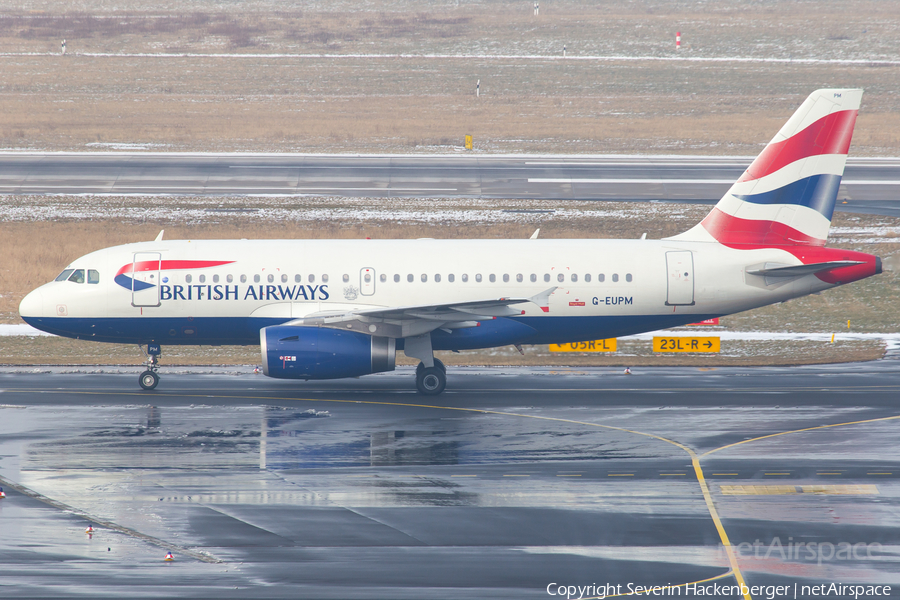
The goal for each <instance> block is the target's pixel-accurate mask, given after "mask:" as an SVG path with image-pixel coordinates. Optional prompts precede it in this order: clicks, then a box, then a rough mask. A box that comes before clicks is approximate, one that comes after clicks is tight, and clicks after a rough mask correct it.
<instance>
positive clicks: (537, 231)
mask: <svg viewBox="0 0 900 600" xmlns="http://www.w3.org/2000/svg"><path fill="white" fill-rule="evenodd" d="M540 232H541V228H540V227H538V228H537V229H535V230H534V233H532V234H531V237H530V238H528V239H529V240H536V239H537V237H538V234H539V233H540Z"/></svg>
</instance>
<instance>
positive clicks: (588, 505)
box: [0, 361, 900, 598]
mask: <svg viewBox="0 0 900 600" xmlns="http://www.w3.org/2000/svg"><path fill="white" fill-rule="evenodd" d="M686 371H690V373H686ZM510 375H515V378H514V379H511V378H510ZM222 377H224V376H222ZM398 377H400V378H402V377H403V375H400V376H398ZM110 378H112V379H113V381H112V382H110ZM131 379H132V378H131V376H130V375H123V376H120V377H118V378H116V377H115V376H110V375H104V377H102V378H97V380H96V381H97V382H102V383H100V385H95V384H94V380H92V379H91V378H90V377H87V376H83V375H64V374H52V375H48V374H42V375H21V374H15V375H3V374H0V388H2V392H0V476H2V477H3V480H4V481H3V482H2V485H4V487H5V488H6V491H7V492H8V495H9V497H8V498H7V499H6V500H3V501H2V503H0V530H2V532H3V535H2V536H0V554H2V555H3V556H5V557H8V559H7V560H5V562H4V563H2V564H0V576H2V577H3V581H4V585H6V586H7V588H8V590H9V593H10V594H12V595H13V596H16V595H32V596H34V595H37V596H40V595H52V596H54V597H65V596H79V595H84V594H85V593H87V592H88V591H90V592H91V593H107V594H115V593H117V592H121V591H122V590H125V589H128V590H129V593H136V594H149V595H169V596H173V597H208V596H209V595H210V594H212V593H214V594H215V595H216V596H218V597H262V598H269V597H271V598H281V597H310V598H319V597H321V598H447V597H454V598H457V597H478V598H510V597H516V598H527V597H535V598H536V597H546V595H547V592H546V586H547V585H549V584H550V583H553V582H556V583H559V584H573V585H574V584H586V583H587V584H590V583H594V582H595V583H601V582H607V583H609V582H612V583H621V584H623V585H624V584H626V583H629V582H631V583H634V584H637V585H667V584H685V583H688V582H697V581H701V580H706V579H714V580H715V581H720V582H722V583H731V584H733V583H735V582H736V581H737V580H738V578H741V579H742V580H743V581H746V582H748V583H750V584H753V585H760V584H775V583H781V584H785V583H789V584H793V583H794V582H800V583H807V584H810V583H823V582H830V581H843V582H845V583H846V582H851V581H856V582H867V583H879V582H880V583H885V582H886V583H890V582H895V581H897V580H898V579H900V577H898V571H900V568H898V562H897V560H896V555H897V550H898V548H900V517H898V514H900V511H898V510H897V505H898V495H900V485H898V484H897V483H896V482H897V480H898V479H900V461H898V460H897V458H896V457H897V456H900V454H898V452H897V451H896V450H897V446H898V441H897V437H896V422H897V421H896V420H897V419H900V411H898V409H897V408H896V406H895V398H896V397H897V393H898V392H900V373H898V372H897V371H896V369H894V368H893V365H892V363H891V362H890V361H882V362H879V363H870V364H867V365H858V366H855V367H854V370H853V371H852V372H848V371H846V370H843V369H840V368H838V367H808V368H800V369H796V368H793V369H763V370H754V369H731V370H729V369H720V370H716V371H700V370H685V369H672V370H666V369H658V370H652V371H650V370H648V371H647V372H644V373H642V374H640V375H637V376H634V377H632V378H627V379H626V380H625V381H623V378H621V377H616V378H611V377H610V372H609V371H608V370H594V371H591V370H583V371H581V374H580V375H577V374H575V375H573V374H571V373H569V374H566V375H550V374H548V373H546V372H537V373H535V372H534V370H520V371H516V372H511V371H510V370H504V371H502V372H492V371H490V370H487V371H481V372H479V374H476V375H472V376H470V377H468V378H467V377H462V378H461V379H462V381H461V382H460V386H459V388H457V389H455V390H449V391H448V394H447V395H446V396H445V397H444V398H442V399H441V401H442V402H443V403H444V405H441V406H438V405H434V406H423V405H422V404H420V403H418V401H419V399H418V398H416V397H415V396H414V395H411V394H400V393H396V392H393V393H392V392H390V390H388V391H383V392H380V393H377V394H373V393H370V392H366V393H360V392H359V390H358V389H357V388H356V387H354V386H355V385H356V384H355V383H354V382H349V383H345V384H341V385H336V386H333V387H332V386H327V385H326V386H316V387H315V388H314V389H312V388H310V389H304V388H302V387H292V386H284V385H280V384H276V385H271V386H263V387H260V384H259V380H258V379H257V378H254V377H252V376H251V375H247V376H238V377H230V378H228V379H227V380H223V379H221V378H217V377H216V376H195V375H181V376H175V377H170V378H169V380H168V381H169V382H170V384H169V387H168V388H167V389H166V390H165V391H163V390H162V388H161V389H160V391H159V392H158V393H155V394H153V395H138V394H135V393H132V392H131V391H130V387H131V383H132V381H131ZM511 382H512V387H513V388H515V389H512V390H510V389H509V388H510V385H511ZM377 383H378V384H379V385H381V386H382V387H384V388H390V387H391V386H392V385H394V384H395V383H396V387H397V388H398V389H403V388H402V385H401V381H400V380H399V379H398V380H396V381H395V380H394V379H391V378H390V377H386V378H384V379H382V380H379V381H378V382H377ZM367 385H369V384H368V383H367ZM467 388H468V390H467ZM126 390H127V391H126ZM503 390H507V391H503ZM147 402H152V405H148V404H147ZM701 476H702V478H703V481H704V482H705V483H704V484H703V485H701V483H700V477H701ZM704 486H705V489H706V490H707V491H705V489H704ZM39 495H40V496H39ZM88 523H94V528H95V532H94V533H93V534H92V535H91V536H86V535H85V534H84V529H85V527H86V525H87V524H88ZM720 527H721V529H720ZM723 533H727V535H728V537H729V539H730V541H731V544H732V546H733V548H734V552H737V549H739V548H743V546H741V544H750V545H751V547H752V544H753V543H754V542H755V541H756V540H760V543H761V544H764V545H765V546H766V548H768V547H769V546H770V545H771V544H772V543H775V540H778V542H779V543H780V544H782V547H784V548H786V547H787V544H788V543H791V544H797V543H800V542H802V543H805V544H809V543H816V544H831V545H833V546H834V548H835V549H837V548H839V545H840V544H841V543H843V542H853V543H861V544H864V545H865V548H867V549H870V550H871V549H875V550H876V551H875V552H874V554H873V557H876V556H877V558H873V557H869V558H866V557H865V556H863V558H860V559H856V558H853V557H851V558H850V559H849V560H844V559H837V558H834V557H832V558H830V559H826V560H821V556H813V558H812V559H808V558H806V557H805V556H787V555H784V556H782V555H781V554H778V555H777V556H776V555H773V554H772V553H770V554H769V556H768V557H756V556H752V551H751V553H750V554H747V553H746V552H744V553H743V554H740V555H739V556H736V555H734V552H732V555H729V553H728V552H726V551H724V550H723ZM822 547H823V548H824V547H826V546H822ZM107 549H108V550H107ZM166 551H172V552H173V553H174V554H175V557H176V561H175V562H174V563H165V566H166V570H165V572H161V571H159V569H160V568H162V566H163V563H162V562H161V559H162V556H163V554H165V552H166ZM819 554H821V553H819ZM870 554H871V553H870ZM85 573H90V577H89V578H84V574H85Z"/></svg>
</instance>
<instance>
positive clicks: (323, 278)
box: [322, 275, 328, 283]
mask: <svg viewBox="0 0 900 600" xmlns="http://www.w3.org/2000/svg"><path fill="white" fill-rule="evenodd" d="M322 283H328V275H322Z"/></svg>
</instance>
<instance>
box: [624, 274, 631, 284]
mask: <svg viewBox="0 0 900 600" xmlns="http://www.w3.org/2000/svg"><path fill="white" fill-rule="evenodd" d="M625 281H627V282H628V283H631V273H626V274H625Z"/></svg>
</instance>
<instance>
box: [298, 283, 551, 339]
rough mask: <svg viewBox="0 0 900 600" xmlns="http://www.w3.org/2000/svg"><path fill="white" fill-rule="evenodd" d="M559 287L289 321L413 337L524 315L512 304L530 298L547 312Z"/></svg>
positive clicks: (523, 301) (328, 313)
mask: <svg viewBox="0 0 900 600" xmlns="http://www.w3.org/2000/svg"><path fill="white" fill-rule="evenodd" d="M556 289H557V288H556V287H552V288H549V289H548V290H545V291H543V292H541V293H540V294H537V295H535V296H532V297H530V298H514V297H502V298H492V299H486V300H474V301H465V302H447V303H442V304H421V305H414V306H397V307H378V308H361V309H359V310H349V311H342V312H319V313H314V314H311V315H308V316H306V317H303V318H301V319H294V320H293V321H290V322H289V323H286V325H296V326H314V327H315V326H318V327H332V328H339V329H348V330H351V331H360V332H363V333H370V334H373V335H379V336H385V337H392V338H401V337H412V336H416V335H422V334H425V333H428V332H430V331H434V330H435V329H444V330H451V329H461V328H465V327H476V326H477V325H478V321H485V320H489V319H494V318H496V317H511V316H515V315H520V314H522V310H521V309H514V308H512V307H513V306H514V305H516V304H525V303H527V302H530V303H533V304H537V305H538V306H540V307H541V310H543V311H545V312H546V311H547V310H548V305H549V301H550V295H551V294H552V293H553V292H554V291H556Z"/></svg>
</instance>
